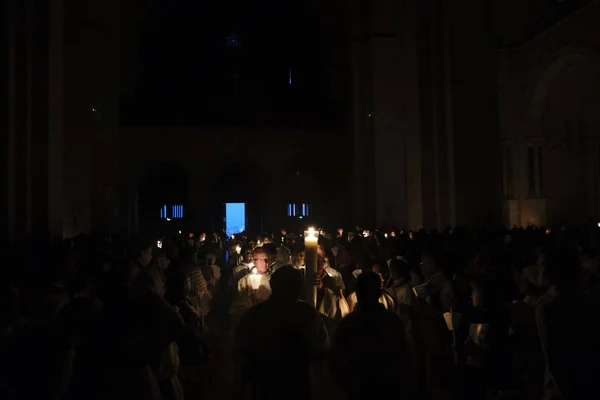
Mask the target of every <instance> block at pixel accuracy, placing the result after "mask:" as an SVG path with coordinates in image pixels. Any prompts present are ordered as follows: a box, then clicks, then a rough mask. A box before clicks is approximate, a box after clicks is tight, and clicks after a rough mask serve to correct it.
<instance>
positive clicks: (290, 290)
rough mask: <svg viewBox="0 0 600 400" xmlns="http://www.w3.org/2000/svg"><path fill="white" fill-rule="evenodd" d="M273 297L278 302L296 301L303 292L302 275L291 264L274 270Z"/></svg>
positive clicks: (272, 278) (272, 280)
mask: <svg viewBox="0 0 600 400" xmlns="http://www.w3.org/2000/svg"><path fill="white" fill-rule="evenodd" d="M270 285H271V297H273V298H276V299H277V301H278V302H295V301H296V300H298V299H299V298H300V295H301V294H302V276H301V275H300V273H299V272H298V270H296V269H295V268H294V267H292V266H291V265H286V266H283V267H281V268H279V269H278V270H277V271H275V272H273V275H271V280H270Z"/></svg>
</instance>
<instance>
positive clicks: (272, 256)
mask: <svg viewBox="0 0 600 400" xmlns="http://www.w3.org/2000/svg"><path fill="white" fill-rule="evenodd" d="M261 248H262V249H263V250H264V251H266V252H267V254H268V255H269V263H270V264H273V263H274V262H275V261H277V246H275V243H267V244H265V245H264V246H263V247H261Z"/></svg>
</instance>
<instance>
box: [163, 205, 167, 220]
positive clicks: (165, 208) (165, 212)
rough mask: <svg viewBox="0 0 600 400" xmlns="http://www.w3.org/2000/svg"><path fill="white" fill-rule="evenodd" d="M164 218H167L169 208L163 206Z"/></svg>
mask: <svg viewBox="0 0 600 400" xmlns="http://www.w3.org/2000/svg"><path fill="white" fill-rule="evenodd" d="M163 218H167V206H166V205H165V206H163Z"/></svg>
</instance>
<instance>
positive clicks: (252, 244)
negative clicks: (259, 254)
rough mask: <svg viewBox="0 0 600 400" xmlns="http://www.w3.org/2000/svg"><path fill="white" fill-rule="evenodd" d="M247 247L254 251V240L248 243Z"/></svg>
mask: <svg viewBox="0 0 600 400" xmlns="http://www.w3.org/2000/svg"><path fill="white" fill-rule="evenodd" d="M248 246H250V248H251V249H252V250H254V249H255V248H256V242H255V241H254V240H251V241H249V242H248Z"/></svg>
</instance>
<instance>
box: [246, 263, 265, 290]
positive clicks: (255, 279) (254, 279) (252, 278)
mask: <svg viewBox="0 0 600 400" xmlns="http://www.w3.org/2000/svg"><path fill="white" fill-rule="evenodd" d="M261 278H262V275H259V274H258V273H257V272H256V268H252V272H251V273H250V275H249V276H248V281H249V283H250V287H252V289H254V290H258V288H259V287H260V280H261Z"/></svg>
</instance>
